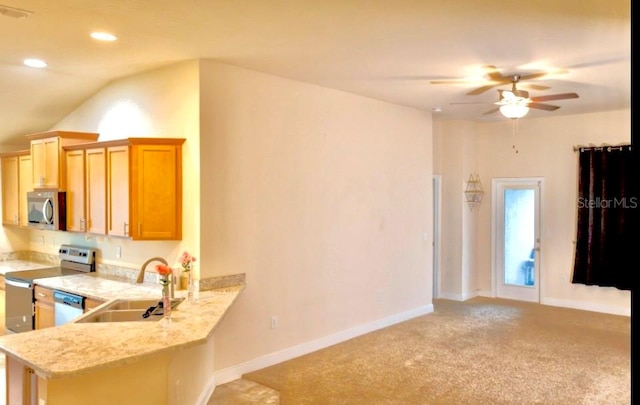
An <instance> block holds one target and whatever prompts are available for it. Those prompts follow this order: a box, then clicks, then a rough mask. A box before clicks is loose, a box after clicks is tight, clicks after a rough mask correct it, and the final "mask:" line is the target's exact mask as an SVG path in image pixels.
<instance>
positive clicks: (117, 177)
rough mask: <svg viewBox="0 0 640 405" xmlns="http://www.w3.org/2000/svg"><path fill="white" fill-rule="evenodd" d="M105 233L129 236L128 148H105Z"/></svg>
mask: <svg viewBox="0 0 640 405" xmlns="http://www.w3.org/2000/svg"><path fill="white" fill-rule="evenodd" d="M107 173H108V179H107V233H108V234H109V235H113V236H125V237H128V236H130V232H129V224H130V222H129V147H128V146H113V147H110V148H107Z"/></svg>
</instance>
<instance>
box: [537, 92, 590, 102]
mask: <svg viewBox="0 0 640 405" xmlns="http://www.w3.org/2000/svg"><path fill="white" fill-rule="evenodd" d="M578 97H580V96H578V95H577V94H576V93H559V94H549V95H547V96H538V97H531V101H533V102H534V103H537V102H540V101H554V100H566V99H570V98H578Z"/></svg>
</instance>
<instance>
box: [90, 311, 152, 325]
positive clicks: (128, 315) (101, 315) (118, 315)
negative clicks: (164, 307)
mask: <svg viewBox="0 0 640 405" xmlns="http://www.w3.org/2000/svg"><path fill="white" fill-rule="evenodd" d="M146 312H147V311H146V310H145V309H120V310H105V311H98V313H96V314H95V315H94V316H89V317H86V318H85V319H82V320H79V321H78V322H80V323H88V322H136V321H145V322H146V321H158V320H160V319H162V314H160V315H155V314H152V315H150V316H149V317H147V318H144V317H143V316H142V315H144V314H145V313H146Z"/></svg>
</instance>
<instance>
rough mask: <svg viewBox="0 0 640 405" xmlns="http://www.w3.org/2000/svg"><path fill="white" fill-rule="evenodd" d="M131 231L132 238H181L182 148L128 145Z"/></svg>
mask: <svg viewBox="0 0 640 405" xmlns="http://www.w3.org/2000/svg"><path fill="white" fill-rule="evenodd" d="M131 148H132V151H131V193H132V195H131V206H130V209H131V220H132V223H133V225H134V226H133V229H132V230H131V234H132V237H133V238H134V239H157V240H161V239H167V240H175V239H180V238H181V237H182V198H181V196H182V181H181V178H182V176H181V173H182V172H181V167H182V153H181V151H182V149H181V148H180V147H177V146H175V145H133V146H131Z"/></svg>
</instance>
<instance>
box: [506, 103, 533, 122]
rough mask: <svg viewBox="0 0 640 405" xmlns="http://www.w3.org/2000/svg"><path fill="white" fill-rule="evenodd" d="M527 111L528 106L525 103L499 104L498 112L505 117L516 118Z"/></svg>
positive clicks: (522, 115)
mask: <svg viewBox="0 0 640 405" xmlns="http://www.w3.org/2000/svg"><path fill="white" fill-rule="evenodd" d="M528 112H529V107H527V106H526V104H505V105H502V106H500V113H501V114H502V115H504V116H505V117H507V118H511V119H518V118H522V117H524V116H525V115H527V113H528Z"/></svg>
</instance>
